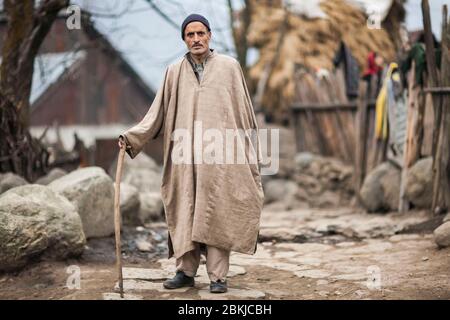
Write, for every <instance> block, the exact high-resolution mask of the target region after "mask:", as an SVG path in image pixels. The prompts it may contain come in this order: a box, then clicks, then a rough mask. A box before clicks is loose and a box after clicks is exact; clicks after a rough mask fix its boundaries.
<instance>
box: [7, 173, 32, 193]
mask: <svg viewBox="0 0 450 320" xmlns="http://www.w3.org/2000/svg"><path fill="white" fill-rule="evenodd" d="M26 184H28V182H27V181H26V180H25V179H24V178H22V177H21V176H18V175H17V174H14V173H11V172H8V173H5V174H0V194H2V193H3V192H5V191H7V190H9V189H12V188H15V187H19V186H23V185H26Z"/></svg>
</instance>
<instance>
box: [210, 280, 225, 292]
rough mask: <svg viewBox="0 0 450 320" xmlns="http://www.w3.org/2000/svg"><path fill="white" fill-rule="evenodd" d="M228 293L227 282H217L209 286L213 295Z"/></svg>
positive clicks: (212, 282)
mask: <svg viewBox="0 0 450 320" xmlns="http://www.w3.org/2000/svg"><path fill="white" fill-rule="evenodd" d="M227 291H228V287H227V281H226V280H225V281H222V280H217V281H211V284H210V285H209V292H211V293H225V292H227Z"/></svg>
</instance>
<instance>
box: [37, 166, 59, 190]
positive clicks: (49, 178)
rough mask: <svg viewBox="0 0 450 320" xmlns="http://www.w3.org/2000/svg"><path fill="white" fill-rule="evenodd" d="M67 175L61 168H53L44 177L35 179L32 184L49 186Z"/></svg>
mask: <svg viewBox="0 0 450 320" xmlns="http://www.w3.org/2000/svg"><path fill="white" fill-rule="evenodd" d="M66 174H67V171H66V170H63V169H61V168H54V169H52V170H50V172H49V173H47V174H46V175H45V176H43V177H41V178H39V179H37V180H36V181H35V182H34V183H35V184H42V185H45V186H46V185H49V184H50V183H51V182H53V181H54V180H56V179H59V178H61V177H63V176H65V175H66Z"/></svg>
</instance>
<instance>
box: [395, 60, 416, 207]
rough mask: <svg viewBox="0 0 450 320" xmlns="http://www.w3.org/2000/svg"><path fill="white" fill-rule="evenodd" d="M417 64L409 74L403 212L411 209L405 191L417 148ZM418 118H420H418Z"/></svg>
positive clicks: (402, 188)
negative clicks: (415, 126)
mask: <svg viewBox="0 0 450 320" xmlns="http://www.w3.org/2000/svg"><path fill="white" fill-rule="evenodd" d="M415 71H416V64H415V62H414V61H413V62H412V66H411V72H410V74H409V79H408V94H409V95H408V105H407V109H406V110H407V118H406V119H407V120H406V136H405V145H404V148H403V165H402V173H401V180H400V196H399V205H398V211H399V212H401V213H404V212H407V211H408V210H409V202H408V201H407V200H406V199H405V191H406V184H407V177H408V169H409V166H410V165H411V163H412V162H411V161H412V156H411V154H412V153H414V149H415V147H414V146H415V143H414V142H415V141H414V124H415V122H416V114H417V111H416V106H417V104H416V99H417V91H418V90H420V89H419V88H415V82H416V72H415ZM417 120H418V119H417Z"/></svg>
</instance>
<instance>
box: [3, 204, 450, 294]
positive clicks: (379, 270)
mask: <svg viewBox="0 0 450 320" xmlns="http://www.w3.org/2000/svg"><path fill="white" fill-rule="evenodd" d="M441 219H442V217H434V216H431V215H430V214H428V213H426V212H423V211H414V212H409V213H408V214H404V215H399V214H396V213H389V214H366V213H364V212H361V211H359V210H358V209H354V208H338V209H320V210H319V209H317V210H316V209H298V210H291V211H282V212H270V211H266V210H265V211H263V216H262V221H261V233H260V243H259V244H258V250H257V253H256V254H255V255H253V256H248V255H243V254H236V253H233V254H232V256H231V268H230V274H229V279H228V282H229V288H230V290H229V292H228V293H226V294H222V295H212V294H210V293H209V292H208V279H207V276H206V272H205V269H204V264H202V265H201V267H200V270H199V274H198V276H197V278H196V286H195V287H194V288H188V289H187V288H186V289H178V290H175V291H168V290H164V289H163V288H162V281H163V279H165V278H167V277H171V276H172V275H173V272H174V261H173V260H172V259H171V260H168V259H167V248H166V240H167V238H166V235H167V231H166V228H165V225H164V223H161V222H159V223H152V224H149V225H146V226H145V227H140V228H137V229H136V228H135V227H125V228H124V230H123V246H122V251H123V263H124V277H125V280H124V281H125V282H124V285H125V293H126V296H125V297H126V298H127V299H169V298H170V299H313V300H315V299H450V278H449V277H450V271H449V270H450V268H449V267H450V248H446V249H438V248H437V246H436V245H435V243H434V241H433V236H432V230H433V229H434V228H435V227H436V225H438V224H439V223H440V220H441ZM137 239H140V240H144V241H147V242H148V243H150V244H151V248H150V249H148V250H149V251H145V252H143V251H140V250H139V248H138V247H137V246H136V240H137ZM141 249H142V248H141ZM78 271H79V279H80V281H79V282H77V274H78ZM116 282H117V275H116V269H115V256H114V238H113V237H110V238H104V239H93V240H89V241H88V245H87V248H86V250H85V253H84V254H83V256H82V257H80V258H78V259H71V260H67V261H64V262H50V261H36V262H35V263H33V264H30V265H28V266H27V267H26V268H25V269H23V270H21V271H18V272H15V273H9V274H0V299H64V300H66V299H116V298H117V297H118V296H117V294H116V293H115V287H116ZM78 284H79V285H78ZM116 289H117V288H116Z"/></svg>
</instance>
